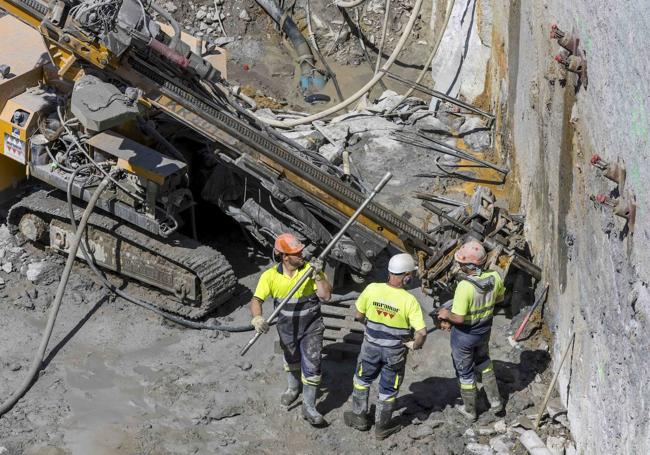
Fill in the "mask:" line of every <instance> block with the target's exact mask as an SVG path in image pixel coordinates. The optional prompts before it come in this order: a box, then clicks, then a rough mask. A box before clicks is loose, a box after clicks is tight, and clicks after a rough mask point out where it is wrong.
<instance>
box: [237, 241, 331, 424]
mask: <svg viewBox="0 0 650 455" xmlns="http://www.w3.org/2000/svg"><path fill="white" fill-rule="evenodd" d="M304 248H305V246H304V245H303V244H302V243H301V242H300V241H299V240H298V239H297V238H296V237H295V236H294V235H292V234H281V235H279V236H278V237H277V239H276V240H275V244H274V254H275V255H276V257H279V263H278V264H277V265H274V266H273V267H271V268H270V269H268V270H266V271H265V272H264V273H262V276H260V279H259V282H258V283H257V288H256V289H255V293H254V294H253V298H252V299H251V303H250V309H251V315H252V316H253V319H252V320H251V324H252V325H253V326H254V327H255V330H256V331H257V332H259V333H265V332H267V331H268V330H269V325H268V323H267V322H266V321H265V319H264V317H262V302H264V300H266V299H267V298H268V297H272V298H273V300H274V305H277V304H278V303H279V302H280V301H282V299H283V298H284V297H286V296H287V294H288V293H289V291H290V290H291V289H292V288H293V286H294V285H295V283H296V282H297V281H298V280H299V279H300V277H301V276H303V275H304V274H305V273H307V271H308V269H309V267H307V264H306V261H305V259H304V258H303V257H302V252H303V249H304ZM311 267H312V268H313V269H314V273H313V276H312V278H310V279H308V280H306V281H305V283H304V284H303V285H302V286H301V287H300V288H299V289H298V290H297V291H296V293H295V294H294V295H293V296H292V298H291V299H290V300H289V301H288V302H287V304H286V305H285V306H284V307H283V308H282V310H281V311H280V313H279V314H278V324H277V326H278V334H279V336H280V346H281V347H282V351H283V352H284V370H285V371H286V373H287V390H286V391H285V392H284V393H283V394H282V396H281V397H280V403H281V404H282V405H283V406H289V405H291V403H293V402H294V401H295V400H296V399H297V398H298V395H299V393H300V383H301V382H302V385H303V400H302V415H303V417H304V418H305V420H307V421H308V422H309V423H310V424H312V425H314V426H321V425H323V424H324V420H323V416H322V415H321V414H320V413H319V412H318V411H317V410H316V392H317V390H318V386H319V384H320V381H321V351H322V349H323V332H324V331H325V325H324V323H323V317H322V315H321V311H320V301H327V300H329V299H330V297H331V294H332V286H331V285H330V283H329V282H328V281H327V277H326V276H325V274H324V273H323V264H322V263H321V262H320V261H318V260H312V262H311Z"/></svg>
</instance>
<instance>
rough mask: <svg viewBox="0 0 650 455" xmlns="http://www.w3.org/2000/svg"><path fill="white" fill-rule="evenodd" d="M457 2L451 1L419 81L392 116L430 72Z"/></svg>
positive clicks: (416, 81) (414, 84)
mask: <svg viewBox="0 0 650 455" xmlns="http://www.w3.org/2000/svg"><path fill="white" fill-rule="evenodd" d="M455 2H456V1H455V0H451V4H450V5H449V9H448V10H447V15H446V16H445V23H444V24H443V26H442V29H441V30H440V33H439V34H438V39H437V40H436V43H435V44H434V46H433V48H432V49H431V53H430V54H429V57H427V61H426V63H425V64H424V67H423V68H422V71H420V74H419V75H418V77H417V79H415V82H413V83H412V84H409V85H411V87H410V88H409V89H408V91H407V92H406V93H405V94H404V95H402V98H401V99H400V100H399V103H397V104H395V106H393V107H392V108H390V109H389V110H388V111H387V112H386V113H387V114H390V113H391V112H393V111H394V110H395V109H397V107H398V106H399V105H400V104H402V103H403V102H404V100H405V99H406V98H408V97H409V96H411V94H412V93H413V91H414V90H415V88H416V87H417V86H418V84H420V82H422V79H424V75H425V74H426V73H427V72H428V71H429V68H430V67H431V63H432V62H433V59H434V57H435V56H436V54H437V53H438V48H439V47H440V43H441V42H442V38H443V36H445V31H446V30H447V26H448V25H449V18H450V17H451V12H452V10H453V9H454V3H455Z"/></svg>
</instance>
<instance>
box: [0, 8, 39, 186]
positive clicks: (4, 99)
mask: <svg viewBox="0 0 650 455" xmlns="http://www.w3.org/2000/svg"><path fill="white" fill-rule="evenodd" d="M0 55H1V56H2V61H1V62H0V63H2V64H4V65H8V66H9V67H10V74H9V76H8V77H7V78H5V79H2V78H0V194H1V193H2V192H4V191H6V190H9V189H11V188H13V187H15V186H16V184H17V183H18V182H20V181H21V180H23V179H24V178H25V177H26V175H27V166H26V163H27V160H28V159H29V144H28V139H29V137H30V135H31V134H32V132H33V131H34V130H35V128H36V125H37V115H35V111H34V108H35V106H33V105H31V104H32V103H30V102H29V100H28V98H29V97H21V95H23V94H24V93H25V91H26V90H27V89H28V88H30V87H37V86H38V84H39V82H40V81H41V79H42V77H43V66H44V65H45V64H47V63H49V56H48V53H47V49H46V47H45V44H44V43H43V39H42V37H41V35H40V33H39V32H38V31H37V30H35V29H34V28H33V27H30V26H29V25H27V24H25V23H23V22H21V21H19V20H18V19H16V18H14V17H12V16H4V17H2V18H0ZM17 110H22V111H24V112H27V113H28V114H29V117H28V119H27V120H26V121H25V122H23V124H22V125H17V124H14V123H12V117H13V115H14V113H15V112H16V111H17Z"/></svg>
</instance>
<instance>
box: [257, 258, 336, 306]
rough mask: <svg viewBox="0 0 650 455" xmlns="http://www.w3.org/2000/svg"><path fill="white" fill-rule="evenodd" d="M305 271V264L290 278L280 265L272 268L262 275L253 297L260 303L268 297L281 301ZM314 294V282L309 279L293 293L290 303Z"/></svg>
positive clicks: (306, 268)
mask: <svg viewBox="0 0 650 455" xmlns="http://www.w3.org/2000/svg"><path fill="white" fill-rule="evenodd" d="M307 270H308V267H307V264H305V265H304V266H303V267H301V268H300V269H298V270H296V271H295V273H294V274H293V276H292V277H290V276H288V275H287V274H285V273H284V271H283V269H282V264H278V265H277V266H273V267H271V268H270V269H268V270H266V271H265V272H264V273H262V275H261V276H260V279H259V281H258V282H257V287H256V288H255V293H254V294H253V295H254V296H255V297H256V298H258V299H259V300H261V301H262V302H263V301H264V300H266V299H267V298H269V297H273V298H274V299H276V300H282V298H284V297H286V296H287V294H289V291H291V289H292V288H293V286H294V285H295V284H296V282H297V281H298V280H299V279H300V277H302V276H303V275H304V274H305V273H307ZM322 276H323V278H326V277H325V275H324V274H322ZM314 294H316V281H314V279H313V278H309V279H308V280H306V281H305V282H304V283H303V284H302V286H300V288H299V289H298V290H297V291H296V292H295V294H294V295H293V297H292V298H291V301H292V302H293V301H296V302H297V301H299V300H300V299H304V298H308V297H313V296H314Z"/></svg>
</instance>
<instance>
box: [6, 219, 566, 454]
mask: <svg viewBox="0 0 650 455" xmlns="http://www.w3.org/2000/svg"><path fill="white" fill-rule="evenodd" d="M211 243H212V244H213V245H214V246H217V247H220V249H221V250H222V251H225V252H226V254H227V256H228V258H229V259H230V260H231V261H232V262H233V263H234V266H235V268H236V269H237V270H239V271H242V270H243V271H244V273H242V276H241V278H240V284H241V291H242V292H241V294H240V295H239V296H238V297H236V298H235V299H234V301H233V302H231V303H230V304H229V307H228V308H225V309H224V311H223V312H224V313H227V315H225V316H223V317H219V318H218V319H219V320H220V321H221V322H223V323H230V324H238V325H241V324H247V323H248V320H249V314H248V309H247V308H246V303H247V302H248V300H249V298H250V295H251V294H250V289H251V288H252V287H253V286H254V284H255V282H256V280H257V277H258V276H259V272H260V270H262V269H264V268H265V267H266V266H268V262H267V260H266V259H265V258H263V257H260V256H252V257H246V255H242V254H241V252H242V251H246V250H247V248H246V245H245V244H244V243H243V241H242V239H241V238H238V236H236V235H233V236H230V237H223V238H221V239H220V241H214V240H211ZM0 256H2V260H0V262H2V271H0V279H1V281H2V282H3V283H4V285H2V286H1V289H0V302H1V305H2V308H1V311H0V327H2V330H1V331H0V346H1V347H2V357H1V359H2V361H1V364H0V366H1V370H0V371H1V373H0V374H1V376H2V381H0V396H1V397H3V398H4V397H6V396H8V395H9V393H10V392H11V391H12V390H14V389H15V388H16V387H17V386H18V384H19V383H20V382H21V381H22V379H23V377H24V375H25V374H26V372H27V370H28V369H29V364H30V361H31V357H32V355H33V353H34V351H35V349H36V348H37V346H38V343H39V341H40V335H41V332H42V331H43V328H44V326H45V322H46V318H47V310H48V307H49V305H50V303H51V301H52V297H53V295H54V293H55V289H56V286H57V283H58V274H59V273H60V271H61V268H62V264H63V262H64V258H63V257H61V256H59V255H55V254H50V253H48V252H47V251H41V250H39V249H36V248H34V247H33V246H31V245H22V246H19V245H16V244H15V241H14V239H13V238H12V237H11V236H10V235H9V234H8V232H7V231H6V228H5V227H4V226H3V227H2V228H0ZM7 264H11V271H10V272H7V270H9V266H8V265H7ZM90 276H91V274H90V271H89V270H88V268H87V267H86V266H85V265H83V264H78V265H76V266H75V268H74V271H73V274H72V277H71V280H70V283H69V285H68V291H67V293H66V297H65V299H64V304H63V306H62V309H61V312H60V314H59V318H58V320H57V324H56V327H55V330H54V334H53V337H52V341H51V344H50V348H49V350H48V354H47V359H46V361H45V368H44V370H43V372H42V373H41V375H40V377H39V379H38V381H37V382H36V383H35V384H34V385H33V386H32V387H31V389H30V390H29V392H28V393H27V395H26V396H25V397H24V398H23V399H22V400H21V401H20V402H19V403H18V404H17V405H16V406H15V407H14V408H13V409H12V410H11V411H10V412H9V413H8V414H6V415H5V416H4V417H2V418H1V419H0V441H1V442H0V447H4V449H6V450H5V451H2V453H8V454H23V453H24V454H32V455H34V454H40V455H45V454H48V455H49V454H90V453H92V454H98V455H103V454H187V453H200V454H209V453H233V454H240V453H241V454H243V453H269V454H270V453H277V452H279V451H291V452H293V453H304V454H317V453H376V452H379V453H387V452H389V451H392V450H400V451H401V452H403V453H435V454H463V453H509V452H508V451H505V452H504V451H503V449H504V448H509V450H510V453H518V451H517V449H516V448H515V440H516V437H517V436H518V432H517V430H516V429H514V428H512V426H511V425H512V424H513V423H514V422H515V421H516V420H517V418H518V417H519V416H520V415H523V414H534V408H533V404H535V403H539V402H540V401H541V397H542V396H543V393H544V391H545V388H546V386H545V384H544V383H545V382H547V380H548V377H547V376H548V374H549V373H548V372H545V370H546V367H547V365H548V362H549V354H548V344H547V342H546V341H545V339H544V337H542V336H541V333H539V332H538V333H536V334H535V335H534V336H533V337H532V340H531V341H529V342H526V343H524V345H523V346H520V347H519V348H513V347H512V346H511V345H510V344H509V343H508V341H507V339H506V336H507V333H508V331H509V330H510V327H511V321H510V319H509V317H507V316H506V314H508V313H509V312H510V311H509V309H508V308H505V307H504V308H501V309H500V310H499V315H498V316H497V317H496V319H495V324H494V329H493V334H492V342H491V350H492V357H493V359H494V363H495V369H496V372H497V376H498V377H499V380H500V386H501V391H502V394H503V395H504V397H505V398H506V399H507V401H508V405H507V412H506V415H505V416H501V417H495V416H492V415H489V414H484V415H483V416H482V417H481V418H480V420H479V421H478V422H477V423H476V424H473V425H467V424H466V423H464V422H463V421H462V420H461V419H460V418H459V415H457V413H456V411H455V410H453V409H452V406H453V404H454V403H455V402H456V399H457V396H458V391H457V385H456V379H455V377H454V372H453V367H452V363H451V358H450V350H449V337H448V334H447V333H441V332H438V331H435V330H433V329H431V330H432V331H431V333H430V335H429V338H428V341H427V344H426V346H425V348H424V349H423V350H422V351H419V352H417V353H415V354H413V355H411V357H410V358H409V361H408V367H407V373H406V379H405V382H404V385H403V387H402V391H401V394H400V397H399V401H398V409H399V411H398V412H397V414H398V418H399V419H400V420H401V421H402V422H403V424H404V425H405V428H404V429H403V430H402V431H401V432H400V433H398V434H397V435H395V436H393V437H391V438H389V439H388V440H386V441H384V442H376V441H375V439H374V436H373V434H372V432H370V433H365V434H364V433H358V432H356V431H354V430H351V429H349V428H347V427H345V425H344V424H343V419H342V414H343V411H344V410H346V409H348V407H349V404H348V398H349V395H350V393H351V388H352V382H351V380H352V373H353V370H354V365H355V363H354V358H350V357H343V358H341V357H340V356H339V355H337V353H336V351H331V352H328V353H327V354H326V356H325V362H324V374H323V384H322V387H321V394H320V398H319V402H318V408H319V410H320V411H321V412H322V413H323V414H324V415H325V418H326V420H327V421H328V422H329V426H328V427H327V428H325V429H314V428H312V427H310V426H309V425H308V424H307V423H306V422H305V421H303V420H302V418H301V417H300V402H298V403H297V404H296V405H295V406H293V407H292V408H291V409H289V410H285V409H283V408H282V407H281V406H280V405H279V402H278V399H279V395H280V393H281V391H282V390H283V387H284V375H283V372H282V371H281V370H282V361H281V355H279V354H278V353H277V352H275V349H274V340H275V339H277V335H276V334H275V333H273V332H272V333H271V334H270V335H267V336H265V337H264V338H263V339H262V341H261V342H259V343H258V344H257V345H256V346H254V348H253V349H252V350H251V351H250V352H249V354H248V355H247V356H246V357H244V358H242V357H240V356H239V350H240V348H241V347H242V346H243V344H244V343H246V342H247V341H248V339H249V337H250V336H251V334H250V333H238V334H227V333H220V332H201V331H194V330H188V329H184V328H181V327H179V326H175V325H172V324H169V323H167V322H163V321H162V320H161V319H160V317H158V316H156V315H154V314H152V313H149V312H147V311H146V310H143V309H141V308H138V307H135V306H133V305H131V304H129V303H127V302H125V301H123V300H122V299H119V298H118V299H114V298H113V297H112V296H110V295H108V294H107V292H106V291H104V290H103V289H102V288H101V286H100V285H99V284H98V283H96V282H95V281H94V280H93V279H91V278H90ZM113 279H114V281H115V282H116V283H117V282H119V280H118V279H117V278H115V277H114V278H113ZM377 279H380V277H377ZM126 289H127V291H130V292H137V289H134V288H133V287H128V286H127V288H126ZM414 292H415V293H416V294H418V295H419V296H420V301H421V303H422V306H423V308H424V310H425V312H426V311H429V310H430V307H431V303H430V301H429V300H427V299H426V298H422V296H421V294H419V292H418V291H417V290H414ZM527 295H528V294H527V292H526V289H525V288H519V289H518V290H517V293H516V294H512V296H513V297H514V298H515V299H517V298H519V296H524V297H525V298H527V297H526V296H527ZM520 300H521V299H520ZM520 303H521V302H520ZM427 322H428V326H429V327H430V328H431V327H432V321H431V319H430V318H427ZM522 348H523V349H522ZM373 395H374V393H373ZM373 399H374V396H373ZM483 405H484V406H486V403H485V402H484V403H483ZM547 430H550V431H552V432H553V433H557V432H560V433H564V432H565V430H564V429H563V427H562V426H561V425H559V424H556V425H552V426H549V427H548V428H547ZM490 442H491V443H492V446H493V447H496V448H501V449H502V451H500V452H491V450H492V449H490V445H489V444H490ZM0 450H1V449H0ZM479 450H483V452H480V451H479ZM519 452H520V451H519ZM520 453H521V452H520Z"/></svg>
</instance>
